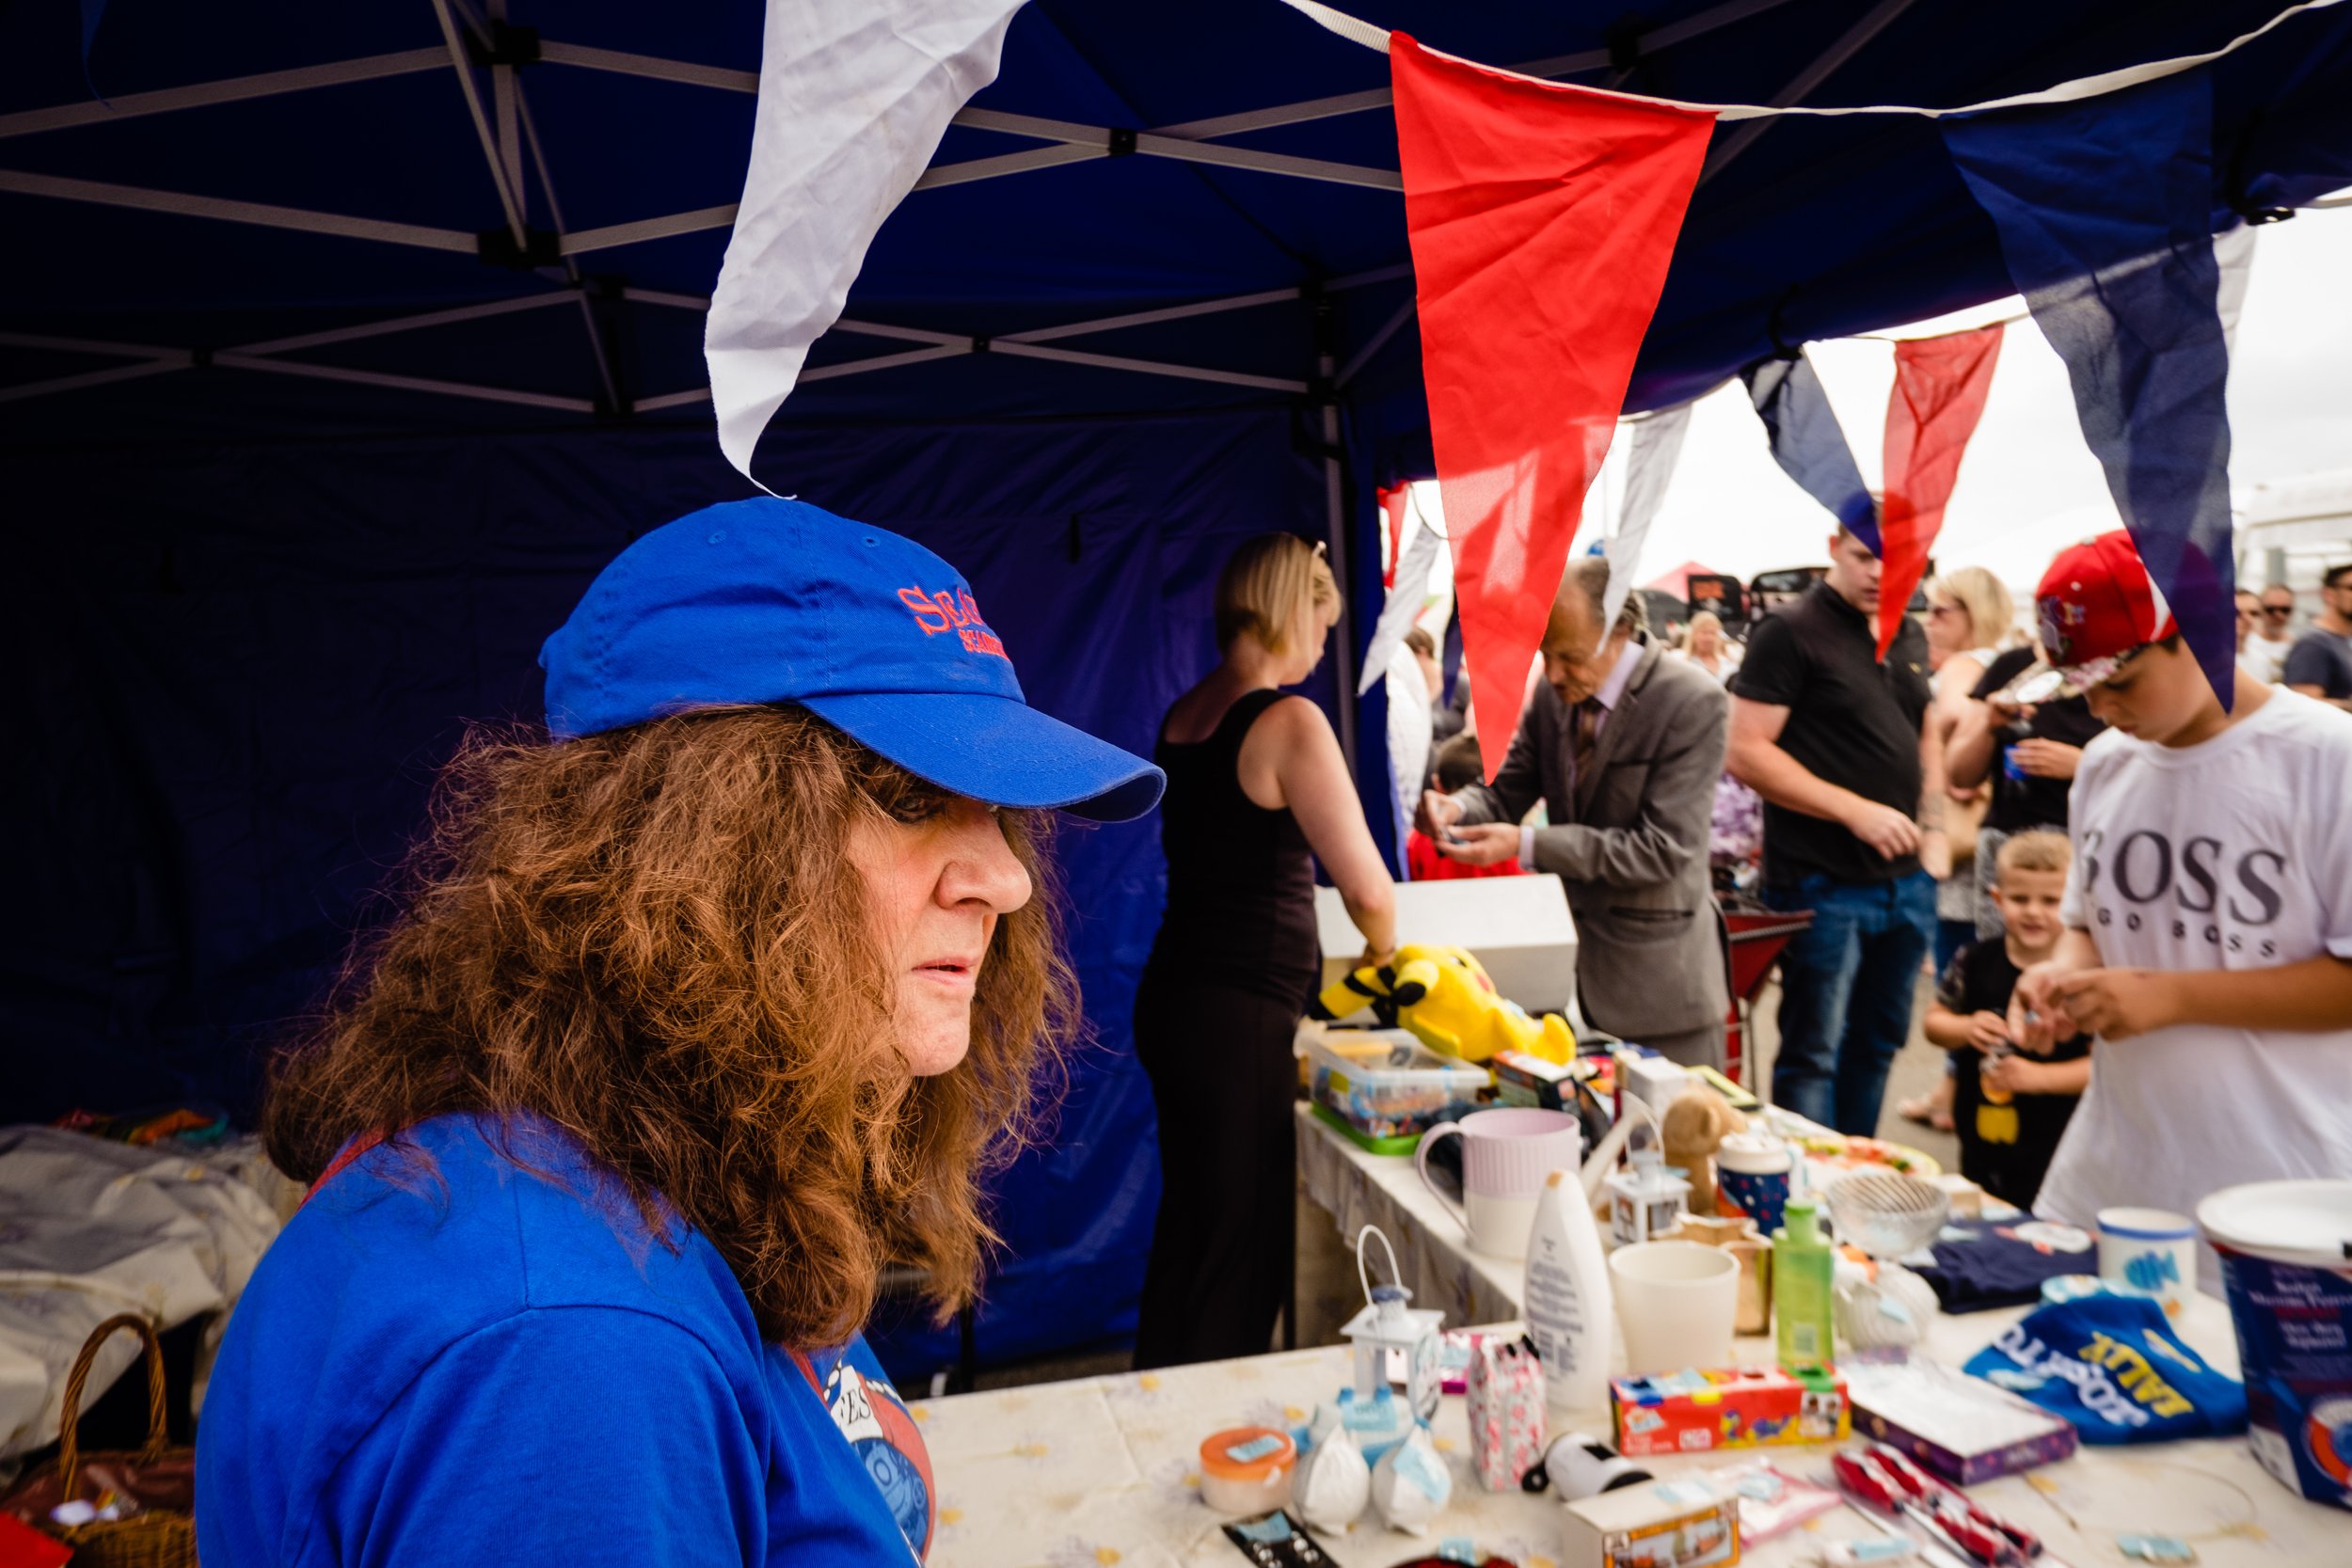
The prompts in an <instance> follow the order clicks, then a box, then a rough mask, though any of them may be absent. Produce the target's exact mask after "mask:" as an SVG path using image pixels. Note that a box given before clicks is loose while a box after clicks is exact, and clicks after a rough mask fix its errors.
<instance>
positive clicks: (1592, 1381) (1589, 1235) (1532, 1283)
mask: <svg viewBox="0 0 2352 1568" xmlns="http://www.w3.org/2000/svg"><path fill="white" fill-rule="evenodd" d="M1520 1300H1521V1302H1522V1303H1523V1305H1524V1309H1525V1311H1526V1313H1527V1335H1528V1338H1531V1339H1533V1340H1534V1342H1535V1354H1537V1355H1539V1356H1541V1357H1542V1358H1543V1363H1544V1402H1545V1403H1546V1404H1547V1405H1549V1407H1550V1408H1552V1409H1554V1410H1562V1411H1570V1410H1572V1411H1578V1412H1581V1413H1586V1414H1590V1413H1593V1412H1602V1413H1606V1412H1607V1410H1608V1408H1609V1345H1610V1329H1611V1326H1612V1323H1611V1310H1612V1308H1611V1301H1610V1294H1609V1265H1608V1261H1607V1259H1604V1258H1603V1257H1602V1256H1601V1250H1600V1229H1599V1227H1597V1226H1596V1225H1594V1224H1593V1211H1592V1208H1591V1206H1590V1203H1589V1202H1588V1200H1587V1199H1586V1197H1585V1196H1584V1187H1583V1184H1582V1183H1581V1181H1579V1180H1577V1173H1576V1172H1574V1171H1572V1170H1556V1171H1553V1172H1552V1173H1551V1174H1550V1175H1549V1176H1548V1177H1546V1178H1545V1179H1544V1190H1543V1192H1542V1193H1541V1194H1540V1195H1539V1196H1537V1198H1536V1200H1535V1222H1534V1227H1533V1228H1532V1229H1531V1230H1530V1231H1529V1232H1528V1236H1527V1285H1526V1290H1525V1292H1524V1293H1523V1294H1522V1295H1521V1297H1520Z"/></svg>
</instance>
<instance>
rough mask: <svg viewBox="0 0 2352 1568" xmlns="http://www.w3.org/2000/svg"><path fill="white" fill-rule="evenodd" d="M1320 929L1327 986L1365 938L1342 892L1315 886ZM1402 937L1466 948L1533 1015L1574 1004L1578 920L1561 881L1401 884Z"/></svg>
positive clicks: (1544, 877) (1548, 877)
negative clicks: (1351, 917) (1353, 918)
mask: <svg viewBox="0 0 2352 1568" xmlns="http://www.w3.org/2000/svg"><path fill="white" fill-rule="evenodd" d="M1315 928H1316V932H1317V934H1318V935H1319V936H1320V937H1321V938H1322V942H1323V984H1324V985H1327V986H1328V985H1330V984H1332V983H1333V982H1334V981H1336V980H1338V979H1339V978H1340V977H1341V976H1342V975H1343V974H1348V973H1349V972H1350V971H1351V970H1352V969H1353V968H1354V967H1355V964H1356V960H1357V959H1358V958H1359V957H1361V956H1362V954H1363V951H1364V939H1363V936H1362V934H1361V933H1360V932H1359V931H1358V930H1357V929H1356V926H1355V923H1354V922H1353V921H1351V920H1349V919H1348V918H1347V906H1346V905H1345V904H1343V903H1342V902H1341V901H1340V895H1339V890H1338V889H1337V888H1328V887H1318V888H1317V889H1315ZM1396 933H1397V940H1398V941H1399V942H1417V943H1421V944H1422V945H1425V946H1435V947H1467V948H1469V949H1470V953H1471V955H1472V956H1473V957H1474V958H1477V959H1478V961H1479V962H1480V963H1482V964H1484V965H1486V974H1488V976H1490V977H1491V978H1492V979H1493V981H1494V983H1495V990H1497V991H1499V992H1500V993H1502V995H1503V996H1504V997H1505V998H1507V999H1508V1000H1510V1001H1513V1002H1516V1003H1518V1005H1519V1006H1522V1007H1524V1008H1526V1009H1527V1010H1528V1012H1530V1013H1545V1012H1553V1013H1566V1014H1567V1015H1568V1017H1569V1019H1570V1021H1571V1022H1574V1021H1575V1019H1576V1014H1575V1013H1574V1012H1573V1011H1572V1010H1571V1009H1572V1008H1573V1007H1574V1006H1575V1003H1576V920H1575V917H1574V916H1572V915H1570V914H1569V913H1568V896H1567V895H1566V893H1565V892H1564V891H1562V889H1561V886H1560V879H1559V878H1557V877H1555V876H1553V875H1552V874H1551V873H1549V872H1548V871H1547V872H1541V873H1538V874H1536V875H1534V876H1528V877H1482V878H1476V879H1470V880H1465V881H1448V882H1399V883H1397V884H1396Z"/></svg>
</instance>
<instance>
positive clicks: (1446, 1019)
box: [1307, 944, 1576, 1062]
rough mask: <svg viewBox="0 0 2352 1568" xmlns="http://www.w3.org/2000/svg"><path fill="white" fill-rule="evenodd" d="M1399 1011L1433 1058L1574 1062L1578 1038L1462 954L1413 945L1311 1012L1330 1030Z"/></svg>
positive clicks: (1346, 983)
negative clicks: (1368, 1011)
mask: <svg viewBox="0 0 2352 1568" xmlns="http://www.w3.org/2000/svg"><path fill="white" fill-rule="evenodd" d="M1376 1003H1378V1004H1386V1005H1387V1006H1384V1007H1383V1008H1382V1009H1381V1010H1382V1011H1383V1013H1384V1014H1385V1013H1386V1012H1387V1010H1388V1008H1389V1007H1393V1008H1394V1011H1395V1016H1396V1022H1398V1023H1400V1024H1402V1025H1403V1026H1404V1027H1406V1029H1409V1030H1411V1031H1412V1033H1413V1037H1415V1038H1416V1039H1419V1040H1420V1041H1421V1042H1422V1044H1423V1045H1426V1046H1427V1047H1429V1049H1430V1050H1432V1051H1436V1052H1438V1053H1442V1054H1444V1055H1448V1056H1458V1057H1460V1058H1461V1059H1462V1060H1463V1061H1466V1062H1484V1061H1486V1060H1487V1059H1488V1058H1490V1057H1492V1056H1493V1055H1494V1054H1495V1053H1498V1052H1502V1051H1523V1052H1526V1053H1529V1054H1530V1055H1534V1056H1540V1057H1542V1058H1543V1059H1544V1060H1546V1061H1549V1062H1566V1061H1570V1060H1572V1059H1573V1058H1574V1057H1575V1055H1576V1037H1575V1036H1574V1035H1573V1034H1571V1033H1570V1032H1569V1030H1568V1025H1567V1022H1566V1021H1565V1019H1563V1018H1561V1017H1560V1016H1559V1015H1558V1014H1556V1013H1546V1014H1545V1015H1544V1016H1543V1017H1542V1019H1540V1020H1537V1019H1533V1018H1530V1017H1528V1016H1527V1012H1526V1010H1525V1009H1524V1008H1522V1007H1520V1006H1519V1005H1518V1003H1516V1002H1513V1001H1509V1000H1507V999H1506V998H1504V997H1502V996H1501V995H1498V994H1497V993H1496V991H1495V983H1494V981H1493V980H1492V979H1490V978H1488V977H1487V974H1486V966H1485V965H1483V964H1481V963H1480V962H1479V961H1478V960H1477V959H1476V958H1473V957H1471V956H1470V952H1469V951H1468V950H1467V949H1465V948H1460V947H1437V946H1424V945H1420V944H1407V945H1406V946H1404V947H1400V948H1398V949H1397V950H1396V958H1395V959H1394V960H1393V961H1392V962H1390V963H1387V964H1383V965H1380V966H1378V967H1374V966H1372V965H1369V964H1368V965H1366V966H1365V967H1363V968H1362V969H1359V970H1357V971H1356V972H1355V973H1354V974H1348V975H1344V976H1343V977H1342V978H1341V979H1340V980H1339V981H1338V982H1337V983H1336V984H1334V985H1332V986H1330V987H1329V988H1327V990H1325V991H1324V993H1323V994H1322V995H1321V996H1319V997H1317V998H1316V999H1315V1001H1314V1002H1313V1003H1312V1004H1311V1006H1309V1007H1308V1009H1307V1011H1308V1014H1309V1016H1311V1017H1313V1018H1317V1019H1322V1020H1325V1021H1327V1022H1328V1021H1330V1020H1333V1019H1341V1018H1345V1017H1347V1016H1348V1015H1349V1014H1351V1013H1356V1012H1360V1011H1362V1010H1363V1009H1364V1008H1365V1007H1367V1006H1374V1005H1375V1004H1376Z"/></svg>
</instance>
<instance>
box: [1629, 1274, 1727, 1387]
mask: <svg viewBox="0 0 2352 1568" xmlns="http://www.w3.org/2000/svg"><path fill="white" fill-rule="evenodd" d="M1609 1282H1610V1286H1611V1289H1612V1291H1613V1293H1614V1295H1615V1297H1616V1302H1617V1326H1618V1328H1619V1329H1620V1330H1622V1331H1623V1333H1624V1335H1625V1366H1626V1370H1627V1371H1628V1372H1632V1373H1637V1374H1638V1373H1644V1372H1678V1371H1680V1370H1683V1369H1684V1368H1685V1367H1700V1368H1706V1367H1727V1366H1729V1365H1730V1364H1731V1334H1732V1324H1733V1323H1734V1322H1735V1321H1737V1319H1738V1318H1739V1315H1740V1260H1739V1259H1737V1258H1734V1257H1733V1256H1732V1255H1731V1254H1730V1253H1728V1252H1725V1251H1724V1250H1723V1249H1722V1248H1721V1247H1711V1246H1702V1245H1700V1244H1699V1243H1696V1242H1643V1243H1638V1244H1636V1245H1633V1246H1621V1247H1619V1248H1618V1249H1617V1250H1616V1251H1614V1252H1613V1253H1611V1254H1610V1255H1609Z"/></svg>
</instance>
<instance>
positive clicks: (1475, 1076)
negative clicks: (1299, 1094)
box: [1307, 1029, 1492, 1154]
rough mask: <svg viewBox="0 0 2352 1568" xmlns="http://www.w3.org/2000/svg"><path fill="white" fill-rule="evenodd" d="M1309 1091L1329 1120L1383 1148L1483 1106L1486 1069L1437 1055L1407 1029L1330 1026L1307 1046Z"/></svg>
mask: <svg viewBox="0 0 2352 1568" xmlns="http://www.w3.org/2000/svg"><path fill="white" fill-rule="evenodd" d="M1307 1066H1308V1093H1309V1094H1310V1095H1311V1096H1312V1097H1313V1100H1314V1102H1315V1105H1316V1107H1317V1109H1318V1110H1319V1111H1321V1112H1322V1113H1323V1115H1324V1117H1325V1119H1326V1120H1328V1121H1330V1122H1333V1123H1334V1124H1336V1125H1337V1126H1339V1127H1340V1129H1341V1130H1342V1131H1343V1132H1347V1133H1348V1134H1350V1135H1351V1136H1353V1137H1354V1138H1355V1139H1356V1141H1357V1142H1358V1143H1360V1144H1362V1145H1363V1146H1364V1147H1365V1148H1370V1149H1372V1150H1373V1151H1374V1152H1375V1153H1380V1154H1402V1153H1406V1152H1408V1151H1409V1150H1410V1149H1411V1148H1412V1146H1413V1145H1414V1143H1416V1142H1417V1141H1419V1139H1420V1137H1421V1135H1422V1133H1423V1132H1428V1131H1429V1130H1430V1129H1431V1128H1432V1127H1435V1126H1436V1125H1438V1123H1439V1122H1441V1121H1448V1120H1452V1119H1454V1118H1455V1117H1462V1116H1466V1115H1468V1114H1469V1113H1470V1112H1471V1111H1473V1110H1476V1109H1477V1108H1478V1097H1479V1094H1480V1092H1481V1091H1482V1090H1484V1089H1486V1087H1487V1086H1488V1085H1490V1084H1491V1082H1492V1080H1491V1079H1490V1078H1489V1077H1488V1076H1487V1073H1486V1069H1485V1068H1481V1067H1472V1066H1470V1064H1469V1063H1468V1062H1464V1061H1461V1060H1459V1059H1457V1058H1455V1057H1453V1056H1440V1055H1439V1054H1438V1053H1436V1052H1434V1051H1432V1050H1430V1049H1429V1048H1428V1047H1427V1046H1425V1045H1423V1044H1422V1043H1421V1041H1419V1040H1417V1039H1415V1038H1414V1037H1412V1036H1411V1035H1408V1034H1406V1032H1405V1031H1404V1030H1402V1029H1331V1030H1327V1031H1325V1033H1324V1035H1323V1037H1322V1038H1321V1039H1318V1040H1316V1041H1314V1042H1313V1043H1312V1044H1311V1045H1310V1046H1308V1048H1307Z"/></svg>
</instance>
